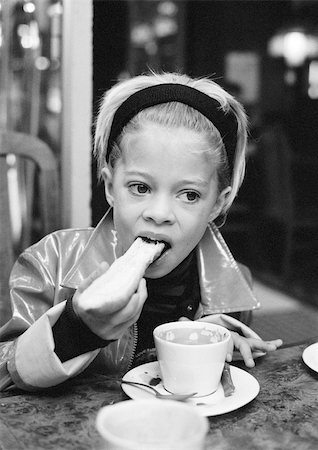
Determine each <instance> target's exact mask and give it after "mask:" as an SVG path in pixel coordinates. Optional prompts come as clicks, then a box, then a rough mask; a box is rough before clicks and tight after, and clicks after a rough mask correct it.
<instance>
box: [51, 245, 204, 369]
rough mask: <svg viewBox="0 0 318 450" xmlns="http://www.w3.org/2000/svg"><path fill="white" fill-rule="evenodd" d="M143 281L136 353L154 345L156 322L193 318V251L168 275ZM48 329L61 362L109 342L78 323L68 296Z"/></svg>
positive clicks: (197, 290)
mask: <svg viewBox="0 0 318 450" xmlns="http://www.w3.org/2000/svg"><path fill="white" fill-rule="evenodd" d="M146 281H147V290H148V298H147V300H146V302H145V304H144V307H143V310H142V312H141V315H140V317H139V320H138V322H137V325H138V342H137V349H136V354H138V353H140V352H142V351H143V350H145V349H148V348H152V347H154V342H153V335H152V332H153V330H154V328H155V327H156V326H157V325H160V324H161V323H166V322H173V321H176V320H178V319H179V318H180V317H187V318H189V319H191V320H193V319H194V315H195V312H196V310H197V308H198V306H199V303H200V288H199V279H198V273H197V264H196V257H195V252H194V251H193V252H192V253H190V255H189V256H188V257H187V258H186V259H185V260H184V261H183V262H182V263H181V264H179V266H178V267H176V268H175V269H174V270H173V271H172V272H170V273H169V274H168V275H166V276H164V277H162V278H158V279H150V278H147V279H146ZM52 330H53V338H54V342H55V353H56V354H57V356H58V357H59V358H60V360H61V361H62V362H63V361H67V360H69V359H71V358H74V357H75V356H78V355H80V354H83V353H86V352H88V351H91V350H94V349H97V348H101V347H105V346H106V345H108V344H109V342H111V341H107V340H103V339H101V338H100V337H99V336H97V335H96V334H94V333H93V332H92V331H91V330H90V329H89V328H88V327H87V326H86V325H85V323H84V322H82V320H81V319H80V318H79V317H78V316H77V315H76V314H75V312H74V310H73V307H72V301H71V299H69V300H68V301H67V304H66V308H65V309H64V311H63V313H62V314H61V316H60V317H59V319H58V320H57V322H56V323H55V325H54V326H53V328H52Z"/></svg>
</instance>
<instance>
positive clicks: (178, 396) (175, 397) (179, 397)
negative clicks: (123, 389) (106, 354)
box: [121, 380, 197, 402]
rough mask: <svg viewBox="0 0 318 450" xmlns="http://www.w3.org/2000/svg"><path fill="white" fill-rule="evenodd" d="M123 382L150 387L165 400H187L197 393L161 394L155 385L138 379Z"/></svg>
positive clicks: (157, 395) (158, 396) (122, 381)
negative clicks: (140, 381)
mask: <svg viewBox="0 0 318 450" xmlns="http://www.w3.org/2000/svg"><path fill="white" fill-rule="evenodd" d="M121 383H123V384H129V385H131V386H137V387H138V386H140V387H142V388H147V389H150V390H151V391H152V392H154V394H155V396H156V397H157V398H161V399H164V400H177V401H179V402H183V401H184V400H187V399H188V398H190V397H193V396H194V395H196V394H197V393H196V392H194V393H193V394H161V393H160V392H159V391H157V389H156V388H154V387H153V386H149V385H148V384H144V383H139V382H137V381H127V380H121Z"/></svg>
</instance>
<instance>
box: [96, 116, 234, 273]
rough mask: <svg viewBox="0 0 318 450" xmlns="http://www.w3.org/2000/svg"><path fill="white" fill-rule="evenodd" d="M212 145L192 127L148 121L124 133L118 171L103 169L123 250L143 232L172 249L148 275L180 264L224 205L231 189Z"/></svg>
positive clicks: (166, 271) (170, 269)
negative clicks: (222, 182)
mask: <svg viewBox="0 0 318 450" xmlns="http://www.w3.org/2000/svg"><path fill="white" fill-rule="evenodd" d="M206 147H207V143H206V142H204V141H203V140H202V139H201V140H200V139H198V134H197V133H195V132H193V131H190V130H187V129H186V128H177V129H167V128H165V127H163V126H160V125H156V124H152V123H147V124H146V125H144V126H143V128H142V130H140V131H138V132H134V133H131V134H127V135H126V136H125V137H124V139H123V142H122V144H121V149H122V151H123V156H122V158H121V159H120V160H119V161H117V163H116V166H115V169H114V171H113V173H112V172H111V171H110V170H109V169H108V168H106V169H104V170H103V176H104V181H105V190H106V197H107V201H108V202H109V204H110V205H111V206H113V212H114V225H115V229H116V231H117V238H118V242H119V244H120V246H121V248H120V251H121V253H124V252H126V250H127V249H128V248H129V247H130V246H131V244H132V243H133V241H134V240H135V239H136V238H137V237H138V236H144V237H147V238H150V239H155V240H160V241H164V242H166V243H167V247H168V250H167V251H165V252H164V253H163V254H162V255H161V256H160V258H159V259H157V260H156V261H154V262H153V263H152V264H151V265H150V266H149V267H148V269H147V271H146V274H145V276H146V277H149V278H160V277H162V276H164V275H167V274H168V273H170V272H171V271H172V270H173V269H174V268H175V267H177V266H178V265H179V264H180V263H181V262H182V261H183V260H184V259H185V258H186V257H187V255H188V254H189V253H190V252H191V251H192V250H193V249H194V248H195V246H196V245H197V244H198V242H199V241H200V240H201V238H202V236H203V234H204V232H205V230H206V227H207V224H208V222H209V221H210V220H213V219H215V218H216V217H217V216H218V214H219V212H220V210H221V208H222V205H223V202H224V198H225V195H226V191H223V192H222V193H221V194H220V195H218V185H217V174H216V169H215V167H214V165H213V163H211V160H210V159H209V158H208V155H207V152H206V150H205V151H204V150H203V149H204V148H206Z"/></svg>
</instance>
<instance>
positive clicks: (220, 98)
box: [94, 72, 247, 215]
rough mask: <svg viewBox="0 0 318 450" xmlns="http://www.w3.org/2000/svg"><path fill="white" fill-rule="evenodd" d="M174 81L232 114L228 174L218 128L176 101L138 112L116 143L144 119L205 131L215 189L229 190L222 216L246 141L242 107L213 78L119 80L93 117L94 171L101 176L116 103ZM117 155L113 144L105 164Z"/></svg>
mask: <svg viewBox="0 0 318 450" xmlns="http://www.w3.org/2000/svg"><path fill="white" fill-rule="evenodd" d="M165 83H177V84H184V85H187V86H190V87H192V88H195V89H197V90H199V91H201V92H203V93H205V94H206V95H209V96H210V97H212V98H214V99H215V100H217V102H218V103H219V104H220V109H221V110H223V111H224V113H226V112H228V111H230V110H231V111H232V113H234V115H235V117H236V120H237V123H238V129H237V145H236V151H235V157H234V163H233V172H232V174H230V173H229V165H228V160H227V156H226V150H225V147H224V144H223V141H222V138H221V136H220V133H219V131H218V130H217V128H215V126H214V125H213V124H212V123H211V122H210V121H209V120H208V119H207V118H206V117H205V116H203V115H202V114H201V113H200V112H198V111H197V110H195V109H194V108H192V107H190V106H187V105H184V104H183V103H179V102H170V103H164V104H160V105H156V106H151V107H149V108H146V109H144V110H142V111H140V112H139V113H138V114H137V115H136V116H135V117H134V118H133V119H132V120H131V121H130V122H129V123H128V124H127V125H126V126H125V127H124V129H123V130H122V132H121V134H120V136H119V137H118V139H117V144H119V143H120V142H121V140H122V139H123V136H124V135H125V134H126V133H128V132H132V131H135V130H138V129H140V127H141V126H142V124H144V123H145V121H150V122H154V123H157V124H160V125H163V126H166V127H180V126H183V127H186V128H188V129H190V130H194V131H197V132H199V133H205V137H206V138H208V142H209V143H210V148H209V150H210V151H211V153H212V152H213V154H214V155H215V157H216V161H217V162H218V167H217V171H218V181H219V191H220V192H221V191H222V190H223V189H224V188H226V187H228V186H230V187H231V192H230V193H229V194H228V196H227V198H226V200H225V203H224V207H223V211H221V215H226V212H227V211H228V209H229V208H230V206H231V204H232V203H233V201H234V199H235V197H236V195H237V193H238V190H239V188H240V186H241V184H242V182H243V179H244V174H245V152H246V144H247V117H246V114H245V111H244V108H243V106H242V105H241V104H240V103H239V102H238V101H237V100H236V99H235V98H234V97H233V96H232V95H230V94H229V93H228V92H227V91H225V90H224V89H223V88H222V87H221V86H220V85H218V84H217V83H215V82H214V81H213V80H211V79H209V78H206V77H203V78H196V79H194V78H190V77H189V76H187V75H184V74H178V73H162V74H158V73H153V72H151V73H149V74H146V75H139V76H136V77H134V78H131V79H128V80H125V81H121V82H119V83H117V84H116V85H115V86H113V87H112V88H111V89H110V90H108V91H107V92H106V93H105V94H104V96H103V98H102V100H101V103H100V109H99V113H98V116H97V120H96V128H95V143H94V155H95V157H96V159H97V163H98V173H99V176H100V175H101V171H102V169H103V167H105V165H106V151H107V143H108V137H109V132H110V128H111V125H112V121H113V117H114V114H115V113H116V111H117V109H118V108H119V106H120V105H121V104H122V103H123V102H124V101H125V100H126V99H127V98H128V97H130V96H131V95H132V94H134V93H135V92H137V91H139V90H141V89H144V88H147V87H150V86H154V85H157V84H165ZM120 157H121V151H120V148H119V146H118V145H116V144H115V145H113V148H112V151H111V154H110V159H109V166H110V167H111V168H114V167H115V163H116V161H117V160H118V159H119V158H120Z"/></svg>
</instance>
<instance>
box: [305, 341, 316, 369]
mask: <svg viewBox="0 0 318 450" xmlns="http://www.w3.org/2000/svg"><path fill="white" fill-rule="evenodd" d="M303 361H304V363H305V364H306V365H307V366H308V367H309V368H310V369H312V370H314V371H315V372H318V342H316V343H315V344H311V345H309V347H307V348H305V350H304V351H303Z"/></svg>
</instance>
